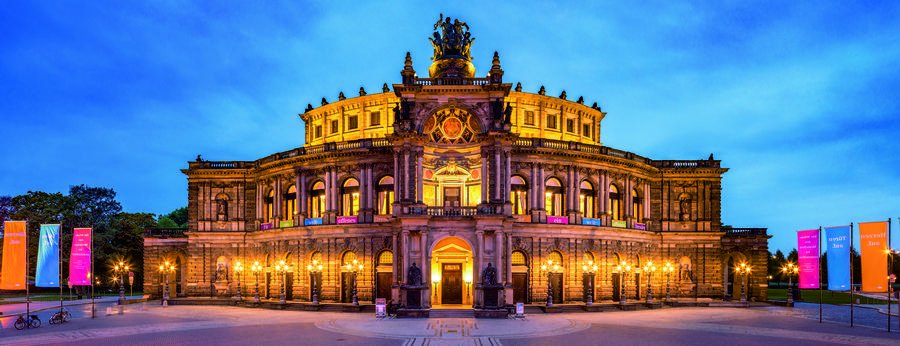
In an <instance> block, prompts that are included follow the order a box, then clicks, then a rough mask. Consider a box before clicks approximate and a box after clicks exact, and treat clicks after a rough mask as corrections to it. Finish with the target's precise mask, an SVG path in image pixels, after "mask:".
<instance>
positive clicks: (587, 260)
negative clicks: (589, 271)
mask: <svg viewBox="0 0 900 346" xmlns="http://www.w3.org/2000/svg"><path fill="white" fill-rule="evenodd" d="M584 264H586V265H587V264H595V263H594V254H592V253H590V252H585V253H584Z"/></svg>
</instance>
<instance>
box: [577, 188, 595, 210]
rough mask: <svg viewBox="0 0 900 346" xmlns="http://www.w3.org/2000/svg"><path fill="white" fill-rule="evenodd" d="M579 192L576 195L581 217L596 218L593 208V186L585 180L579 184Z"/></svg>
mask: <svg viewBox="0 0 900 346" xmlns="http://www.w3.org/2000/svg"><path fill="white" fill-rule="evenodd" d="M580 189H581V192H580V193H579V194H578V203H579V204H580V206H579V207H580V208H579V210H581V216H582V217H587V218H593V217H596V216H597V214H596V211H595V208H594V204H595V203H594V185H592V184H591V182H589V181H587V180H585V181H582V182H581V187H580Z"/></svg>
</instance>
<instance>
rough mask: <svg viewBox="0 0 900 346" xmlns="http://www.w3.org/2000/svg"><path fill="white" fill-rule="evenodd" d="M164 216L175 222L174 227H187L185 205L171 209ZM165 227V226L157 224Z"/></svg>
mask: <svg viewBox="0 0 900 346" xmlns="http://www.w3.org/2000/svg"><path fill="white" fill-rule="evenodd" d="M165 217H168V218H169V219H171V220H172V221H174V222H175V224H176V225H178V226H175V227H187V223H188V209H187V207H181V208H178V209H175V210H173V211H172V212H171V213H169V214H167V215H166V216H165ZM159 227H166V226H159Z"/></svg>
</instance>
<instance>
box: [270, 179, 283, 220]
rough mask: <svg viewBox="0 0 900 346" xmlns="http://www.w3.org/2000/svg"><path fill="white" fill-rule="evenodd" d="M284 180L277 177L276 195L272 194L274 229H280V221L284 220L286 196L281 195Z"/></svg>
mask: <svg viewBox="0 0 900 346" xmlns="http://www.w3.org/2000/svg"><path fill="white" fill-rule="evenodd" d="M281 184H282V179H281V177H280V176H276V177H275V187H274V191H275V193H273V194H272V228H276V227H278V221H279V220H280V219H282V217H283V215H281V214H282V210H281V209H282V207H281V206H282V202H281V200H282V199H284V196H283V195H282V194H281Z"/></svg>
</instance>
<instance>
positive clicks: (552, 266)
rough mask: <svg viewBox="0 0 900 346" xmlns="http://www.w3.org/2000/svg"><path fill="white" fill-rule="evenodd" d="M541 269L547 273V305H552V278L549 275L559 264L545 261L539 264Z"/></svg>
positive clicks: (556, 269)
mask: <svg viewBox="0 0 900 346" xmlns="http://www.w3.org/2000/svg"><path fill="white" fill-rule="evenodd" d="M541 270H543V271H545V272H546V273H547V306H553V280H552V277H551V275H552V274H553V273H554V272H556V271H558V270H559V264H553V261H547V264H544V265H541Z"/></svg>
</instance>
